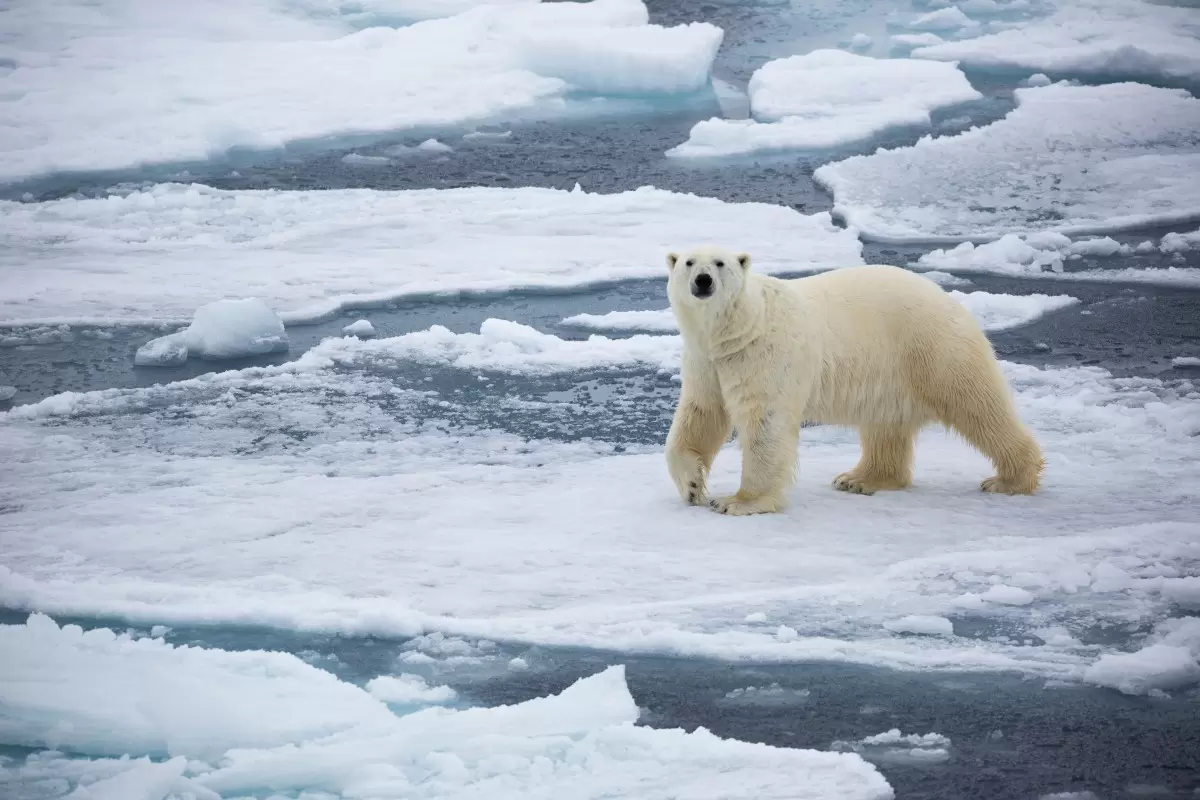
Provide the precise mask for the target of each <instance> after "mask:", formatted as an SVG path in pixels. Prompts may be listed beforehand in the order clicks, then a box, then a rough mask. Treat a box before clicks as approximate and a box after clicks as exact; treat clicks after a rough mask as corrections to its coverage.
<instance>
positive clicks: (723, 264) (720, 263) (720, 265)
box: [717, 261, 725, 267]
mask: <svg viewBox="0 0 1200 800" xmlns="http://www.w3.org/2000/svg"><path fill="white" fill-rule="evenodd" d="M717 266H718V267H723V266H725V262H724V261H718V262H717Z"/></svg>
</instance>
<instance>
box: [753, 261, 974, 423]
mask: <svg viewBox="0 0 1200 800" xmlns="http://www.w3.org/2000/svg"><path fill="white" fill-rule="evenodd" d="M760 279H761V280H763V281H764V282H766V283H765V284H764V286H763V288H764V290H765V292H766V293H767V295H768V296H769V297H770V296H774V301H775V302H778V303H779V304H780V306H781V308H780V309H779V310H780V311H785V309H786V313H784V314H779V315H770V316H772V317H776V318H786V317H787V316H791V315H799V316H800V317H802V318H803V322H802V323H801V322H800V321H799V320H795V319H793V320H792V321H791V322H789V323H785V325H786V326H787V327H790V328H791V330H793V331H799V332H800V337H804V338H805V339H807V341H806V342H800V341H796V342H794V343H793V345H792V347H793V348H795V351H794V354H795V356H797V357H799V358H803V359H805V360H807V359H811V358H815V359H816V360H817V363H819V364H820V365H821V369H820V371H819V376H818V377H817V380H816V382H815V384H814V386H813V392H812V394H811V396H810V399H809V401H808V403H807V404H806V409H805V417H806V419H808V420H809V421H813V422H825V423H829V424H836V425H864V424H865V425H871V424H877V425H888V426H903V427H907V426H919V425H921V424H923V423H924V422H927V421H929V420H930V419H932V418H936V417H937V416H938V414H937V412H936V410H935V409H934V408H932V407H931V402H930V401H931V398H932V395H933V394H944V393H946V392H953V391H955V386H956V385H961V384H962V383H963V382H964V381H975V380H976V379H977V378H978V377H979V375H980V373H981V371H983V372H986V373H989V374H990V373H993V372H996V371H997V370H998V368H997V366H996V364H995V358H994V355H993V352H992V349H991V344H990V343H989V342H988V340H987V337H986V336H985V335H984V334H983V331H982V330H980V328H979V325H978V323H977V322H976V321H975V318H974V317H973V316H972V315H971V313H970V312H969V311H967V309H966V308H965V307H963V305H962V304H961V303H959V302H958V301H956V300H955V299H954V298H953V297H951V296H950V295H949V294H947V293H946V292H945V291H944V290H943V289H942V288H941V287H940V286H938V285H937V284H935V283H933V281H931V280H929V279H928V278H924V277H922V276H920V275H918V274H915V273H912V272H909V271H908V270H905V269H900V268H898V267H890V266H865V267H847V268H844V269H838V270H833V271H830V272H825V273H821V274H819V275H813V276H811V277H806V278H799V279H794V280H779V279H775V278H767V277H762V278H760ZM772 284H773V285H772ZM797 338H799V337H797ZM935 404H936V403H935Z"/></svg>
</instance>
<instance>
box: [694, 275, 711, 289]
mask: <svg viewBox="0 0 1200 800" xmlns="http://www.w3.org/2000/svg"><path fill="white" fill-rule="evenodd" d="M695 284H696V286H695V290H694V292H693V293H694V294H697V295H707V294H712V288H713V279H712V275H709V274H708V273H707V272H701V273H700V274H699V275H697V276H696V280H695Z"/></svg>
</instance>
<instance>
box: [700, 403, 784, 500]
mask: <svg viewBox="0 0 1200 800" xmlns="http://www.w3.org/2000/svg"><path fill="white" fill-rule="evenodd" d="M784 417H785V415H784V414H782V413H780V412H778V411H775V410H767V411H764V412H762V413H759V414H752V415H746V416H745V418H744V419H741V420H739V421H738V423H737V429H738V442H739V443H740V444H741V447H742V484H741V486H740V487H739V488H738V491H737V494H733V495H728V496H725V497H717V498H714V499H713V500H711V501H710V502H709V505H710V506H711V507H712V508H713V510H715V511H716V512H718V513H720V514H731V515H734V516H745V515H748V514H772V513H775V512H777V511H782V510H783V508H784V505H785V501H784V494H785V493H786V491H787V488H788V486H789V485H790V484H791V482H792V480H793V479H794V477H795V469H796V447H797V445H798V443H799V441H800V424H799V423H798V422H793V421H792V420H790V419H786V418H784Z"/></svg>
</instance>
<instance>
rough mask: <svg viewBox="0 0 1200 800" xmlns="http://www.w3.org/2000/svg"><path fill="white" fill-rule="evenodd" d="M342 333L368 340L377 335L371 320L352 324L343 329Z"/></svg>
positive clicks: (362, 320) (361, 320)
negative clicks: (367, 338) (369, 337)
mask: <svg viewBox="0 0 1200 800" xmlns="http://www.w3.org/2000/svg"><path fill="white" fill-rule="evenodd" d="M342 333H348V334H350V335H351V336H358V337H359V338H366V337H368V336H374V335H375V326H374V325H372V324H371V321H370V320H367V319H360V320H358V321H357V322H351V323H350V324H349V325H347V326H346V327H344V328H342Z"/></svg>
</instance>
